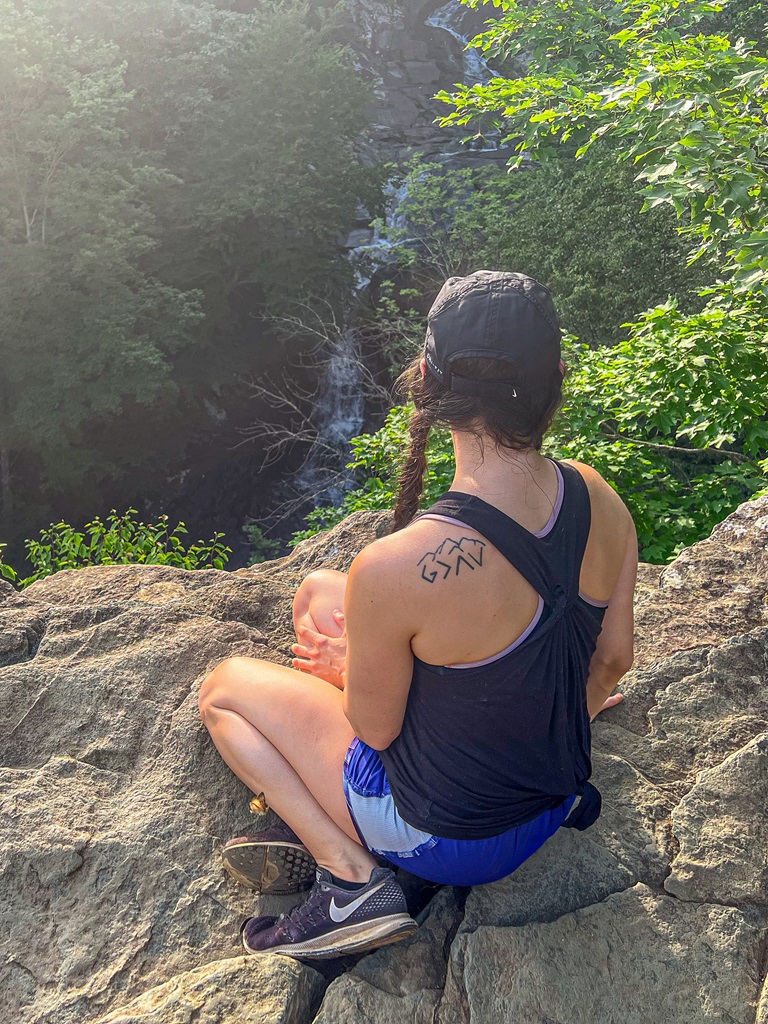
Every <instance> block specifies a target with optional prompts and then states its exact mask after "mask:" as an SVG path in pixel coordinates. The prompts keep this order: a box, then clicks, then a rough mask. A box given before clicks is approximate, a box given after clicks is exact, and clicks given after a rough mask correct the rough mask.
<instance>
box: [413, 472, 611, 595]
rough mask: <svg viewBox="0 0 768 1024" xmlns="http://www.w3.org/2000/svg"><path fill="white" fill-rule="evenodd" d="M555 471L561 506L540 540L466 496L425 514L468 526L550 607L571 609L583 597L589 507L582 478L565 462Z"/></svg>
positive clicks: (454, 495) (451, 495) (450, 495)
mask: <svg viewBox="0 0 768 1024" xmlns="http://www.w3.org/2000/svg"><path fill="white" fill-rule="evenodd" d="M557 466H558V467H559V468H560V471H561V473H562V475H563V491H564V493H563V503H562V507H561V509H560V513H559V515H558V516H557V519H556V520H555V522H554V524H553V526H552V529H551V530H550V531H549V532H548V533H547V534H545V535H544V536H541V537H537V536H536V535H535V534H533V533H531V532H530V531H529V530H526V529H525V527H524V526H521V525H520V523H518V522H517V521H516V520H514V519H511V518H510V517H509V516H508V515H506V514H505V513H504V512H502V511H501V510H500V509H498V508H496V507H495V506H494V505H489V504H488V502H487V501H483V499H482V498H478V497H476V496H475V495H473V494H465V493H464V492H463V491H447V492H446V493H445V494H444V495H443V496H442V497H441V498H439V499H438V500H437V501H436V502H435V504H434V505H432V506H431V507H430V508H429V509H426V510H425V512H422V513H421V514H422V515H427V514H429V515H440V516H447V517H448V518H450V519H457V520H459V521H460V522H462V523H466V524H467V526H470V527H472V529H473V530H476V531H477V532H478V533H479V534H481V536H483V537H485V538H486V540H489V541H490V542H491V544H493V546H494V547H495V548H497V549H498V550H499V551H500V552H501V554H502V555H504V557H505V558H506V559H507V561H508V562H510V563H511V564H512V565H513V566H514V567H515V569H517V571H518V572H519V573H520V575H521V576H522V577H523V578H524V579H526V580H527V581H528V583H530V585H531V586H532V587H533V589H534V590H535V591H536V593H537V594H540V595H541V597H542V599H543V601H544V604H545V605H546V606H547V607H548V608H550V609H555V608H556V607H557V606H558V605H560V604H563V605H567V604H570V603H571V602H573V601H575V600H576V598H577V597H578V593H579V574H580V571H581V561H582V558H583V557H584V550H585V548H586V546H587V540H588V539H589V529H590V525H591V508H590V502H589V492H588V490H587V485H586V484H585V483H584V479H583V477H582V476H581V473H579V471H578V470H577V469H574V468H573V467H572V466H568V465H565V464H564V463H561V462H558V463H557Z"/></svg>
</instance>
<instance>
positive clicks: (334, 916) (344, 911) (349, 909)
mask: <svg viewBox="0 0 768 1024" xmlns="http://www.w3.org/2000/svg"><path fill="white" fill-rule="evenodd" d="M385 884H386V883H385V882H379V884H378V885H377V886H376V888H375V889H369V891H368V892H366V893H363V895H362V896H358V897H357V899H356V900H352V902H351V903H347V905H346V906H344V907H340V906H338V904H337V903H336V897H335V896H332V897H331V905H330V907H329V909H328V913H329V914H330V915H331V920H332V921H335V922H336V924H341V922H342V921H346V920H347V918H348V917H349V916H350V914H354V912H355V911H356V910H357V908H358V907H362V905H363V904H364V903H365V901H366V900H367V899H368V898H369V897H370V896H373V894H374V893H375V892H378V891H379V889H381V888H382V886H384V885H385Z"/></svg>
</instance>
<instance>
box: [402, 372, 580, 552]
mask: <svg viewBox="0 0 768 1024" xmlns="http://www.w3.org/2000/svg"><path fill="white" fill-rule="evenodd" d="M451 369H452V370H453V371H454V373H456V374H459V375H460V376H462V377H471V378H473V379H474V380H511V381H512V382H513V383H514V385H515V387H516V388H517V398H497V397H494V396H491V397H487V398H471V397H467V396H466V395H458V394H456V393H455V392H453V391H449V390H448V389H447V388H446V387H445V385H444V384H443V383H441V381H439V380H438V379H437V377H436V376H435V375H434V374H433V373H430V371H429V370H427V372H426V374H425V375H424V376H423V377H422V373H421V356H417V357H416V359H414V360H413V362H412V363H411V364H410V365H409V366H408V367H407V369H406V370H405V372H404V373H403V374H402V376H401V377H400V379H399V380H398V389H399V391H400V392H401V394H403V395H404V396H405V397H411V398H412V399H413V403H414V405H415V407H416V408H415V410H414V413H413V415H412V417H411V422H410V425H409V429H410V435H411V444H410V448H409V451H408V455H407V456H406V459H405V463H404V465H403V468H402V471H401V473H400V480H399V491H398V497H397V505H396V506H395V518H394V523H393V525H392V532H393V533H395V532H396V531H397V530H402V529H403V527H404V526H407V525H408V524H409V523H410V521H411V520H412V519H413V517H414V515H415V514H416V512H417V511H418V507H419V499H420V498H421V492H422V490H423V487H424V472H425V470H426V468H427V459H426V448H427V441H428V440H429V432H430V430H431V429H432V427H434V426H446V427H450V428H451V429H453V430H463V431H468V432H469V433H472V434H474V435H475V436H476V437H478V438H479V437H481V436H485V437H488V438H490V439H491V440H492V441H493V442H494V444H495V445H496V446H497V448H507V449H509V450H510V451H526V450H527V449H529V448H534V449H536V451H538V450H539V449H540V448H541V445H542V441H543V439H544V434H545V433H546V431H547V430H548V428H549V425H550V424H551V422H552V420H553V418H554V416H555V413H556V412H557V410H558V408H559V407H560V403H561V402H562V391H563V389H562V385H563V378H562V375H561V373H560V370H559V369H556V370H555V371H553V372H552V373H550V374H548V375H547V376H546V377H540V378H537V379H536V380H530V379H529V380H526V379H524V377H523V375H522V374H520V373H519V372H516V371H515V368H514V366H512V365H511V364H510V363H507V362H502V361H501V360H498V359H487V358H485V359H483V358H476V359H457V360H455V361H454V362H453V363H452V364H451Z"/></svg>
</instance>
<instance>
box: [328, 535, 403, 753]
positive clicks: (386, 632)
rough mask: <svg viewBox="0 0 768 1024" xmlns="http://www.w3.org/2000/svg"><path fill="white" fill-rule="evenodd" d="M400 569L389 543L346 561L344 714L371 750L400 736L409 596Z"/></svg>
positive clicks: (379, 545) (397, 556) (381, 746)
mask: <svg viewBox="0 0 768 1024" xmlns="http://www.w3.org/2000/svg"><path fill="white" fill-rule="evenodd" d="M387 539H388V538H387ZM401 570H402V556H401V555H400V554H399V553H397V552H395V551H393V550H392V548H391V546H390V545H389V544H386V545H385V544H384V543H383V542H377V543H376V544H374V545H372V546H371V547H368V548H366V549H365V550H364V551H362V552H361V553H360V554H359V555H358V556H357V558H356V559H355V561H354V562H353V563H352V568H351V570H350V574H349V583H348V585H347V593H346V601H345V606H344V615H345V620H346V627H347V642H348V648H347V663H346V673H345V687H344V701H343V708H344V713H345V715H346V716H347V718H348V720H349V722H350V724H351V725H352V728H353V729H354V730H355V734H356V735H357V736H359V737H360V739H361V740H363V742H364V743H367V744H368V745H369V746H371V747H373V748H374V749H376V750H385V749H386V748H387V747H388V746H389V745H390V743H392V741H393V740H394V739H396V738H397V736H398V735H399V734H400V730H401V728H402V725H403V717H404V715H405V706H406V703H407V700H408V691H409V689H410V686H411V677H412V675H413V653H412V651H411V638H412V637H413V635H414V632H415V629H414V622H413V614H414V608H415V607H416V604H415V595H413V594H411V593H410V590H411V589H412V584H411V583H409V581H408V579H407V578H405V579H404V578H403V577H404V574H403V573H402V571H401Z"/></svg>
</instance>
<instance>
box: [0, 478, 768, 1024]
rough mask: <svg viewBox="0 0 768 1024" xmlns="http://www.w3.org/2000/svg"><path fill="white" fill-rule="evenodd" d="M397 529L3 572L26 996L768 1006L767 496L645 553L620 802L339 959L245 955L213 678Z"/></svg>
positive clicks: (258, 652)
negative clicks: (229, 864) (201, 693)
mask: <svg viewBox="0 0 768 1024" xmlns="http://www.w3.org/2000/svg"><path fill="white" fill-rule="evenodd" d="M385 528H386V515H384V514H380V513H359V514H357V515H356V516H353V517H352V518H351V519H349V520H347V521H346V522H345V523H342V524H341V525H340V526H338V527H337V528H336V529H334V530H333V531H330V532H329V533H328V534H325V535H323V536H321V537H318V538H314V539H313V540H311V541H307V542H305V543H304V544H302V545H300V547H299V548H298V549H297V550H296V551H295V552H294V553H293V554H292V555H290V556H289V557H287V558H285V559H281V560H279V561H276V562H272V563H268V564H266V565H263V566H259V567H256V568H253V569H248V570H241V571H240V572H238V573H232V574H230V573H225V572H216V571H204V572H184V571H181V570H173V569H167V568H164V567H158V566H113V567H101V568H92V569H83V570H80V571H77V572H62V573H58V574H57V575H55V576H53V577H50V578H49V579H46V580H43V581H41V582H40V583H37V584H34V585H33V586H32V587H30V588H28V589H27V590H26V591H24V592H23V593H21V594H17V593H16V592H14V591H13V589H12V588H11V587H10V586H9V585H7V584H0V666H1V667H0V721H1V722H2V725H1V726H0V734H1V735H2V737H3V743H2V748H1V749H0V821H1V822H2V831H1V832H0V871H1V872H2V874H1V875H0V936H1V938H0V943H1V944H2V947H1V948H2V957H0V1009H2V1011H3V1018H2V1019H3V1020H8V1021H10V1020H14V1021H19V1022H30V1024H75V1022H77V1024H80V1022H84V1021H98V1022H100V1024H107V1022H113V1024H117V1022H118V1021H119V1022H123V1024H128V1022H131V1024H133V1022H145V1021H146V1022H149V1021H152V1022H153V1024H182V1022H184V1024H187V1022H192V1021H195V1022H198V1024H214V1022H217V1024H218V1022H221V1024H224V1022H232V1021H235V1020H237V1021H244V1022H270V1024H272V1022H285V1024H308V1022H309V1021H311V1020H312V1019H314V1020H315V1021H317V1022H318V1024H344V1022H347V1021H348V1022H350V1024H351V1022H352V1021H355V1022H357V1021H361V1020H363V1021H370V1022H376V1024H378V1022H381V1024H384V1022H390V1021H392V1020H400V1021H403V1022H408V1024H410V1022H413V1024H432V1022H437V1024H468V1022H472V1024H496V1022H498V1024H501V1022H507V1021H515V1024H613V1022H616V1024H619V1022H621V1024H648V1022H651V1021H664V1022H665V1024H700V1022H701V1024H704V1022H707V1024H709V1022H713V1024H714V1022H718V1024H726V1022H728V1024H734V1022H738V1024H768V989H766V987H765V981H764V978H765V967H766V963H765V961H766V938H767V937H768V866H767V861H766V832H767V831H768V828H767V826H766V817H765V807H766V803H767V802H768V687H767V686H766V683H767V682H768V564H767V563H766V557H765V549H766V542H767V541H768V498H764V499H760V500H758V501H755V502H751V503H748V504H746V505H744V506H742V507H741V508H740V509H739V510H737V511H736V512H735V513H734V514H733V515H731V516H730V517H729V518H728V519H727V520H726V521H725V522H724V523H723V524H721V525H720V526H719V527H718V528H717V529H716V530H715V531H714V533H713V534H712V536H711V537H710V538H709V539H707V540H705V541H702V542H701V543H699V544H697V545H695V546H694V547H692V548H690V549H688V550H686V551H684V552H683V553H682V554H681V555H680V556H679V558H678V559H677V560H676V561H675V562H674V563H673V564H672V565H670V566H668V567H666V568H664V569H658V568H656V567H650V566H648V567H644V569H643V572H642V573H641V581H640V586H639V588H638V595H637V646H638V660H637V665H636V667H635V669H634V670H633V671H632V673H631V674H630V676H629V677H628V678H627V680H626V682H625V684H624V687H623V689H624V692H625V693H626V695H627V699H626V701H625V703H624V704H623V705H621V706H620V707H618V708H616V709H614V710H612V711H610V712H607V713H606V714H604V715H603V716H602V717H601V719H600V720H599V721H598V722H597V723H596V725H595V730H594V734H595V735H594V748H595V757H594V760H595V778H596V782H597V784H598V785H599V787H600V788H601V790H602V792H603V797H604V812H603V815H602V817H601V818H600V820H599V821H598V822H597V824H596V825H595V826H593V827H592V828H591V829H590V830H589V831H588V832H586V833H574V832H571V831H563V832H561V833H559V834H558V835H556V836H555V837H554V838H553V839H552V840H551V841H550V842H549V843H548V844H547V845H546V846H545V847H544V848H543V849H542V850H541V851H540V852H539V853H538V854H537V855H536V856H535V857H533V858H532V859H531V860H530V861H528V862H527V863H526V864H525V865H523V867H522V868H521V869H520V870H519V871H518V872H517V873H516V874H515V875H513V876H512V877H511V878H509V879H506V880H504V881H502V882H499V883H496V884H494V885H489V886H485V887H481V888H477V889H474V890H471V891H469V892H464V891H457V890H454V889H451V888H446V889H443V890H441V891H440V892H439V893H438V894H437V896H436V897H435V898H434V899H433V900H432V902H431V903H430V904H429V905H428V906H427V907H426V908H425V909H424V911H423V912H422V914H421V920H422V927H421V928H420V929H419V931H418V932H417V933H416V935H415V936H414V938H413V939H412V940H410V941H409V942H407V943H402V944H400V945H397V946H392V947H387V948H385V949H382V950H379V951H377V952H374V953H373V954H370V955H368V956H366V957H364V958H363V959H361V960H360V961H359V962H357V963H355V962H354V961H349V962H346V963H342V964H341V965H338V966H337V968H336V970H335V971H333V970H332V971H331V972H330V973H329V972H328V971H325V973H324V974H321V973H319V972H318V971H316V970H315V969H313V968H311V967H307V966H304V965H302V964H298V963H295V962H293V961H290V960H287V959H282V958H279V957H270V958H267V959H264V960H259V959H256V958H250V959H246V958H244V957H242V956H240V955H239V946H238V935H237V929H238V924H239V922H240V920H241V919H242V918H243V917H245V916H248V915H249V914H252V913H254V912H255V909H256V907H255V904H256V900H255V898H254V896H253V894H251V893H248V892H246V891H245V890H242V889H239V888H238V887H237V886H236V885H235V884H234V883H233V882H231V881H230V880H229V879H228V878H226V877H225V875H224V874H223V873H222V871H221V868H220V865H219V855H218V850H219V847H220V844H221V842H222V840H223V839H225V838H227V837H228V836H229V835H231V834H233V833H234V832H235V831H236V830H237V828H238V827H239V826H241V825H242V824H243V823H244V819H247V804H248V798H249V794H248V793H247V792H246V791H245V789H244V788H243V787H242V786H241V785H240V784H239V783H238V782H237V781H236V780H235V779H234V777H233V776H232V775H231V774H230V773H229V771H228V770H227V769H226V768H225V766H224V765H223V763H222V762H221V761H220V759H219V757H218V755H217V753H216V751H215V750H214V748H213V746H212V744H211V743H210V741H209V739H208V737H207V734H206V733H205V731H204V729H203V727H202V725H201V724H200V722H199V720H198V717H197V709H196V698H197V690H198V687H199V684H200V682H201V680H202V679H203V678H204V676H205V674H206V673H207V672H208V671H209V670H210V669H211V668H212V667H213V666H214V665H215V664H216V663H217V662H218V661H220V660H221V659H223V658H225V657H227V656H229V655H232V654H243V655H253V656H258V657H271V658H274V659H278V660H281V659H282V660H287V656H288V648H289V643H290V602H291V595H292V592H293V589H294V587H295V585H296V584H297V582H298V581H299V580H300V579H301V578H302V577H303V575H304V574H305V573H306V572H307V571H309V570H310V569H312V568H315V567H317V566H320V565H330V566H332V567H337V568H346V567H347V566H348V565H349V562H350V561H351V558H352V557H353V555H354V554H355V552H356V551H357V550H359V548H360V547H361V546H363V545H364V544H365V543H367V542H368V541H369V540H370V539H372V538H373V537H374V536H375V535H376V534H377V533H380V532H381V531H382V530H384V529H385ZM277 902H278V901H277V900H276V898H274V897H273V899H272V903H271V904H269V903H268V901H267V900H262V906H274V905H276V903H277ZM289 902H290V899H289ZM339 972H341V973H339ZM334 974H335V975H336V976H335V977H334Z"/></svg>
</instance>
